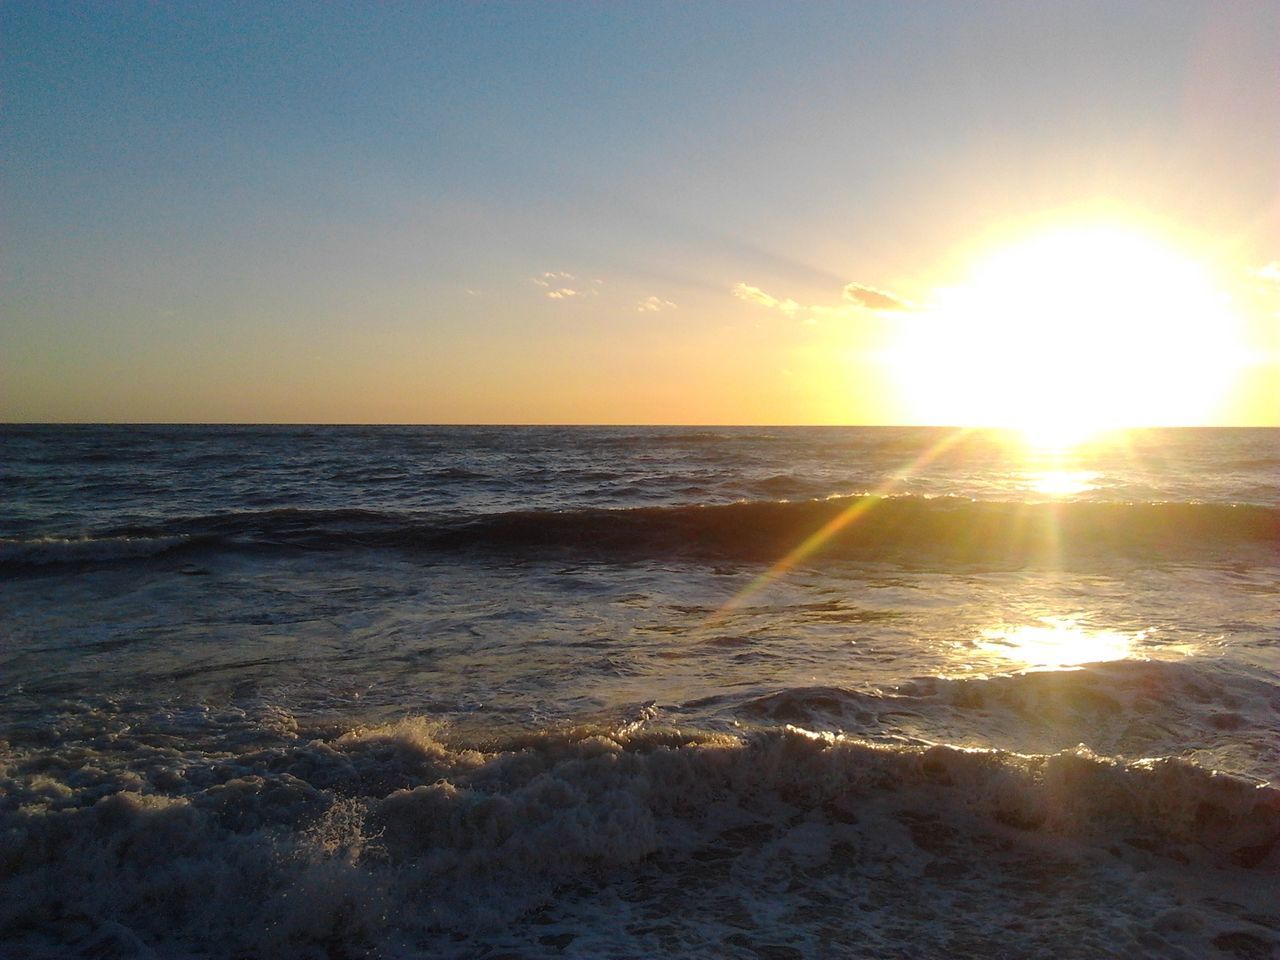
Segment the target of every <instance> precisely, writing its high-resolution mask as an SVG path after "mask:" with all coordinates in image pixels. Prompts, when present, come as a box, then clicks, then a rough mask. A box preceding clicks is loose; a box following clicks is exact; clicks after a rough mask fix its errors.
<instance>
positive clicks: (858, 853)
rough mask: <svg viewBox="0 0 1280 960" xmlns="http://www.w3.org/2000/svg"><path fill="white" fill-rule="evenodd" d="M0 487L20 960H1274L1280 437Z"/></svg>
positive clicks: (845, 442) (212, 452)
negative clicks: (1104, 959) (839, 959)
mask: <svg viewBox="0 0 1280 960" xmlns="http://www.w3.org/2000/svg"><path fill="white" fill-rule="evenodd" d="M0 438H3V441H4V444H5V454H6V456H5V462H4V466H3V470H2V471H0V488H2V489H3V491H4V495H5V497H6V500H5V505H4V510H3V511H2V512H0V537H2V538H3V540H0V574H2V576H0V605H2V606H3V609H4V611H5V616H4V625H3V629H4V637H3V643H2V644H0V956H3V957H4V958H5V960H8V958H9V957H30V958H40V960H47V958H52V957H66V956H82V957H94V958H106V957H191V958H197V957H199V958H210V957H227V958H236V960H241V958H246V957H257V956H279V957H315V958H327V960H331V958H339V957H386V958H398V957H486V958H490V960H498V958H502V957H506V958H512V957H521V958H523V957H559V956H576V957H601V956H608V957H652V956H686V957H695V956H696V957H703V956H721V957H732V958H743V960H759V958H762V957H764V958H771V960H782V958H788V960H790V958H796V957H814V958H817V957H825V956H833V955H835V956H854V957H904V958H906V957H916V958H933V957H947V958H953V957H971V958H979V957H981V958H987V957H999V956H1003V957H1031V956H1037V957H1055V958H1056V957H1097V956H1117V955H1119V956H1135V957H1152V958H1156V957H1160V958H1165V957H1182V958H1192V957H1194V958H1202V957H1205V958H1215V957H1217V958H1256V957H1269V956H1273V955H1280V910H1278V909H1277V901H1276V898H1275V895H1274V894H1275V891H1276V889H1277V888H1280V860H1278V858H1280V799H1278V798H1280V794H1278V793H1277V790H1276V788H1275V785H1274V784H1275V782H1276V781H1277V780H1278V779H1280V746H1278V744H1280V740H1278V739H1277V737H1276V731H1277V730H1280V685H1278V684H1277V682H1276V676H1277V671H1278V670H1280V659H1277V658H1278V657H1280V653H1278V652H1277V651H1278V650H1280V647H1278V646H1277V642H1276V641H1277V640H1278V639H1280V635H1277V633H1276V624H1277V623H1280V606H1278V603H1280V595H1278V594H1277V591H1276V583H1277V578H1278V577H1280V512H1277V509H1276V504H1277V501H1278V500H1280V469H1278V468H1280V457H1278V456H1277V440H1278V439H1280V433H1277V432H1276V431H1155V432H1150V433H1140V434H1133V435H1130V436H1127V437H1125V438H1123V441H1122V442H1116V443H1112V444H1110V445H1107V444H1102V445H1096V446H1095V447H1094V448H1090V449H1086V450H1081V451H1077V452H1075V453H1072V454H1071V455H1070V456H1067V457H1058V458H1048V457H1043V458H1041V459H1040V460H1037V459H1036V457H1035V456H1033V455H1030V454H1028V453H1027V451H1025V450H1016V449H1015V448H1014V447H1012V446H1011V445H1010V443H1009V440H1008V438H1007V437H1006V438H999V437H996V436H994V435H985V434H964V435H956V434H955V433H954V432H952V431H944V430H897V429H849V430H803V429H795V430H791V429H785V430H784V429H776V430H775V429H768V430H760V429H750V430H748V429H741V430H739V429H724V430H722V429H718V428H717V429H701V428H699V429H693V428H672V429H648V428H617V429H612V428H611V429H599V430H594V429H593V430H572V429H561V428H548V429H529V430H517V429H509V428H321V427H315V428H296V429H295V428H214V427H208V428H205V427H145V428H99V427H84V428H55V427H17V428H11V427H6V428H0ZM1041 461H1043V462H1041ZM867 491H880V493H882V494H883V493H884V492H886V491H887V492H888V493H889V494H890V495H888V496H881V495H876V496H873V497H864V496H861V495H862V494H865V493H866V492H867ZM851 495H854V496H851ZM850 518H852V519H850ZM817 531H825V533H824V534H823V536H822V537H821V538H819V539H821V541H822V542H821V544H820V549H808V548H807V547H806V549H805V550H802V551H799V552H797V549H796V548H797V547H798V546H799V545H800V544H802V543H806V542H807V541H809V538H810V537H811V536H812V535H813V534H815V532H817ZM784 558H785V560H784ZM779 561H784V562H779Z"/></svg>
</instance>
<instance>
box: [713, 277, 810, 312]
mask: <svg viewBox="0 0 1280 960" xmlns="http://www.w3.org/2000/svg"><path fill="white" fill-rule="evenodd" d="M730 292H731V293H732V294H733V295H734V296H735V297H737V298H738V299H739V300H745V301H747V303H756V304H759V305H760V306H762V307H768V308H769V309H771V310H781V311H782V312H783V313H784V314H786V315H787V316H788V317H794V316H795V315H796V314H797V313H799V312H800V304H798V303H796V302H795V301H794V300H779V299H778V298H777V297H772V296H770V295H769V294H767V293H765V292H764V291H763V290H761V289H760V288H759V287H753V286H751V285H750V284H746V283H738V284H735V285H734V287H733V289H732V290H731V291H730Z"/></svg>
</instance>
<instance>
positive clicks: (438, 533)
mask: <svg viewBox="0 0 1280 960" xmlns="http://www.w3.org/2000/svg"><path fill="white" fill-rule="evenodd" d="M819 530H824V531H827V535H826V537H825V539H824V541H823V545H822V548H821V552H823V553H826V554H828V555H837V556H851V557H861V558H867V559H873V560H889V561H894V560H903V561H908V562H913V563H914V562H921V561H928V560H935V561H954V562H976V561H985V562H1001V563H1018V564H1021V563H1034V562H1037V561H1038V560H1041V559H1048V558H1053V559H1057V558H1061V557H1062V556H1063V555H1081V556H1083V555H1106V554H1122V555H1137V556H1159V557H1177V556H1186V555H1197V556H1198V555H1204V554H1206V553H1210V554H1212V553H1215V552H1224V551H1230V550H1234V549H1238V548H1241V547H1249V546H1254V547H1261V548H1264V549H1265V548H1271V549H1275V548H1276V547H1277V546H1280V510H1277V509H1274V508H1269V507H1263V506H1258V505H1230V504H1218V503H1104V502H1083V501H1076V502H1062V503H1035V504H1028V503H1000V502H988V501H974V500H968V499H962V498H952V497H940V498H924V497H912V496H902V497H836V498H831V499H825V500H806V501H796V502H791V501H751V502H741V503H732V504H715V505H694V506H675V507H671V506H664V507H632V508H627V509H578V510H562V511H553V510H517V511H509V512H504V513H490V514H479V515H470V516H464V517H457V516H444V515H417V514H394V513H386V512H379V511H371V510H355V509H338V510H295V509H282V510H264V511H247V512H238V513H228V514H217V515H212V516H205V517H193V518H184V519H176V520H172V521H167V522H165V523H162V524H159V525H156V526H151V527H128V528H121V529H114V530H110V531H106V532H104V533H102V534H100V535H97V536H93V537H86V538H83V539H68V538H37V539H7V540H0V567H7V568H17V567H22V566H39V565H44V564H49V563H94V562H106V561H113V560H119V559H129V558H136V557H145V556H153V555H156V554H158V553H163V552H167V551H170V550H173V549H175V548H179V547H181V548H183V549H184V550H186V551H194V550H197V549H200V550H208V551H217V550H255V549H276V550H288V549H297V550H344V549H359V548H392V549H403V550H426V551H445V550H462V549H488V550H497V551H516V552H520V553H539V552H555V553H573V554H578V555H587V556H600V557H646V556H662V557H669V556H690V557H700V556H706V557H733V558H740V559H747V560H771V559H776V558H777V557H779V556H781V555H784V554H786V553H787V552H789V551H790V550H791V549H793V548H794V547H795V546H796V545H797V544H799V543H800V542H802V541H803V540H805V539H806V538H807V537H808V536H809V535H811V534H812V533H814V532H815V531H819Z"/></svg>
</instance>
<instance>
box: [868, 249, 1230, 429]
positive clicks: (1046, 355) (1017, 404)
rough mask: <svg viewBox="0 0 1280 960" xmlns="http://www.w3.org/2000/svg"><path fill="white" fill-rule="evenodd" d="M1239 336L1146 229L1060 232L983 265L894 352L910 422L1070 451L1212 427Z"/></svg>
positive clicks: (1208, 285) (1222, 308) (1196, 277)
mask: <svg viewBox="0 0 1280 960" xmlns="http://www.w3.org/2000/svg"><path fill="white" fill-rule="evenodd" d="M1239 338H1240V330H1239V321H1238V318H1237V317H1236V316H1235V315H1234V313H1233V311H1232V308H1231V304H1230V302H1229V301H1228V298H1227V297H1226V296H1225V295H1224V294H1223V293H1222V292H1221V290H1220V289H1219V288H1218V287H1217V285H1216V284H1215V282H1214V278H1213V276H1212V275H1211V273H1210V271H1209V269H1208V268H1207V266H1206V265H1205V264H1203V263H1201V262H1198V261H1197V260H1195V259H1194V258H1193V257H1191V256H1188V255H1187V254H1185V253H1182V252H1180V251H1179V250H1177V249H1175V248H1174V247H1173V246H1171V245H1169V244H1167V243H1165V242H1163V241H1161V240H1159V239H1157V238H1155V237H1153V236H1151V235H1149V234H1146V233H1143V232H1140V231H1137V230H1133V229H1129V228H1125V227H1119V226H1113V225H1102V226H1099V225H1089V226H1072V227H1062V228H1059V229H1055V230H1051V231H1048V232H1044V233H1039V234H1036V235H1033V236H1031V237H1029V238H1027V239H1024V240H1022V241H1021V242H1018V243H1015V244H1013V245H1011V246H1008V247H1006V248H1004V249H1002V250H1000V251H998V252H996V253H994V254H992V255H990V256H988V257H986V258H985V259H983V260H981V261H980V262H979V263H977V264H976V266H975V267H974V268H973V269H972V271H971V273H970V274H969V276H968V278H967V280H966V281H965V282H964V283H963V284H961V285H960V286H956V287H953V288H948V289H945V290H941V291H939V292H938V294H937V296H936V298H935V300H934V302H933V304H932V306H931V307H930V308H928V309H927V310H925V311H924V312H923V314H922V315H919V316H916V317H913V318H908V319H907V320H906V321H905V322H904V323H903V326H902V334H901V337H900V339H899V340H898V342H897V343H896V345H895V346H894V348H893V349H892V350H891V361H892V366H893V367H894V369H895V370H896V372H897V375H898V378H899V381H900V383H901V386H902V389H903V392H904V394H905V398H906V401H907V403H908V405H909V406H910V407H911V408H912V414H913V416H914V417H915V418H916V419H917V420H919V421H922V422H932V423H947V424H963V425H972V426H978V425H981V426H1001V427H1011V428H1015V429H1018V430H1021V431H1023V433H1024V434H1025V435H1026V436H1027V438H1028V439H1029V440H1030V441H1031V442H1032V443H1033V444H1035V445H1036V446H1039V447H1044V448H1062V447H1065V446H1069V445H1071V444H1073V443H1075V442H1077V441H1080V440H1082V439H1084V438H1085V437H1087V436H1089V435H1091V434H1094V433H1096V432H1099V431H1102V430H1107V429H1112V428H1120V427H1128V426H1140V425H1162V424H1197V423H1203V422H1205V420H1206V419H1208V418H1209V417H1211V416H1212V415H1213V413H1214V412H1215V407H1216V406H1217V404H1218V403H1219V402H1220V400H1221V398H1222V396H1223V394H1224V393H1225V390H1226V387H1227V385H1228V384H1229V382H1230V379H1231V376H1232V372H1233V368H1234V366H1235V360H1236V357H1237V356H1238V354H1239V343H1240V339H1239Z"/></svg>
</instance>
